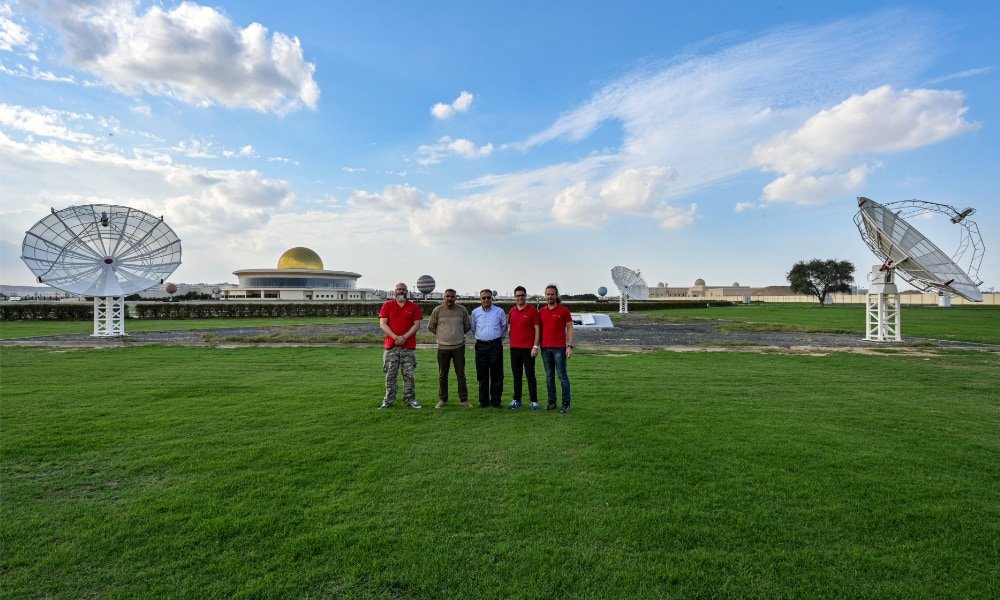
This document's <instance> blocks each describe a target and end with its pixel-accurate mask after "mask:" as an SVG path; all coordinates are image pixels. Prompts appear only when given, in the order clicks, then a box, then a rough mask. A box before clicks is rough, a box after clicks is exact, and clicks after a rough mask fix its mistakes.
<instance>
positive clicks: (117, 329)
mask: <svg viewBox="0 0 1000 600" xmlns="http://www.w3.org/2000/svg"><path fill="white" fill-rule="evenodd" d="M21 260H23V261H24V264H26V265H27V266H28V268H29V269H31V272H32V273H34V274H35V277H36V278H37V280H38V282H39V283H44V284H47V285H50V286H52V287H54V288H56V289H60V290H63V291H64V292H69V293H71V294H79V295H81V296H93V297H94V335H95V336H114V335H124V333H125V327H124V297H125V296H128V295H129V294H135V293H138V292H141V291H143V290H147V289H149V288H151V287H154V286H157V285H160V284H162V283H163V281H164V280H165V279H166V278H167V277H169V276H170V274H171V273H173V272H174V270H176V269H177V267H178V266H180V264H181V241H180V239H179V238H178V237H177V234H176V233H174V230H173V229H171V228H170V226H169V225H167V224H166V223H164V222H163V217H154V216H153V215H150V214H149V213H146V212H143V211H141V210H137V209H134V208H131V207H128V206H118V205H114V204H87V205H81V206H71V207H69V208H64V209H62V210H59V211H57V210H55V209H52V213H51V214H50V215H48V216H46V217H45V218H43V219H42V220H40V221H38V222H37V223H35V225H34V226H33V227H32V228H31V229H29V230H28V232H27V233H25V235H24V242H23V243H22V245H21Z"/></svg>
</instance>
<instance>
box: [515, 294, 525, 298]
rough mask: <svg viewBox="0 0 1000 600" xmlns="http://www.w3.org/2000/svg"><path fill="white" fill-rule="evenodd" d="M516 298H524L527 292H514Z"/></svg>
mask: <svg viewBox="0 0 1000 600" xmlns="http://www.w3.org/2000/svg"><path fill="white" fill-rule="evenodd" d="M514 297H515V298H524V297H525V294H514Z"/></svg>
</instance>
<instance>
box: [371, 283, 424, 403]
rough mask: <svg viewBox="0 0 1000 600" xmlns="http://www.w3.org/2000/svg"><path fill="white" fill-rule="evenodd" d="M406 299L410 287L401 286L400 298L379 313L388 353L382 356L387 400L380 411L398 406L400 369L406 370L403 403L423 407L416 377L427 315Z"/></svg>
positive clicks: (397, 288)
mask: <svg viewBox="0 0 1000 600" xmlns="http://www.w3.org/2000/svg"><path fill="white" fill-rule="evenodd" d="M406 297H407V290H406V284H405V283H397V284H396V298H395V299H394V300H389V301H388V302H386V303H385V304H383V305H382V309H381V310H379V313H378V325H379V328H381V329H382V331H383V332H385V352H384V353H383V354H382V371H383V372H384V373H385V399H384V400H383V401H382V406H379V408H389V407H390V406H392V405H393V404H395V402H396V390H397V387H396V384H397V375H398V373H399V370H400V367H402V370H403V402H406V404H407V406H409V407H410V408H422V407H421V406H420V403H419V402H417V387H416V382H415V380H414V374H415V372H416V370H417V330H418V329H420V321H422V320H423V318H424V314H423V312H421V310H420V307H419V306H417V303H416V302H412V301H410V300H407V299H406Z"/></svg>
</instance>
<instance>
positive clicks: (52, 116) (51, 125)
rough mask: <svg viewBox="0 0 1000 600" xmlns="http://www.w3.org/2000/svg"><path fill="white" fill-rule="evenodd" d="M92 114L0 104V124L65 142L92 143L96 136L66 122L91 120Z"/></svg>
mask: <svg viewBox="0 0 1000 600" xmlns="http://www.w3.org/2000/svg"><path fill="white" fill-rule="evenodd" d="M93 119H94V118H93V116H91V115H86V114H79V113H73V112H67V111H59V110H52V109H49V108H39V109H31V108H25V107H23V106H13V105H10V104H0V125H2V126H4V127H9V128H12V129H16V130H18V131H22V132H24V133H26V134H29V135H38V136H42V137H48V138H56V139H60V140H64V141H67V142H76V143H83V144H93V143H95V142H97V141H98V140H99V138H98V137H96V136H93V135H90V134H87V133H83V132H81V131H78V130H73V129H70V128H69V127H68V126H67V125H66V122H80V121H93Z"/></svg>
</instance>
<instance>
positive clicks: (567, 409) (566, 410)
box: [559, 404, 569, 414]
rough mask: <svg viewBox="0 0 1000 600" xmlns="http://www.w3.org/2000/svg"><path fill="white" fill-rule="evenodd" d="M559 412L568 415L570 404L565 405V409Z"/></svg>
mask: <svg viewBox="0 0 1000 600" xmlns="http://www.w3.org/2000/svg"><path fill="white" fill-rule="evenodd" d="M559 412H561V413H562V414H566V413H568V412H569V404H563V407H562V409H560V410H559Z"/></svg>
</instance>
